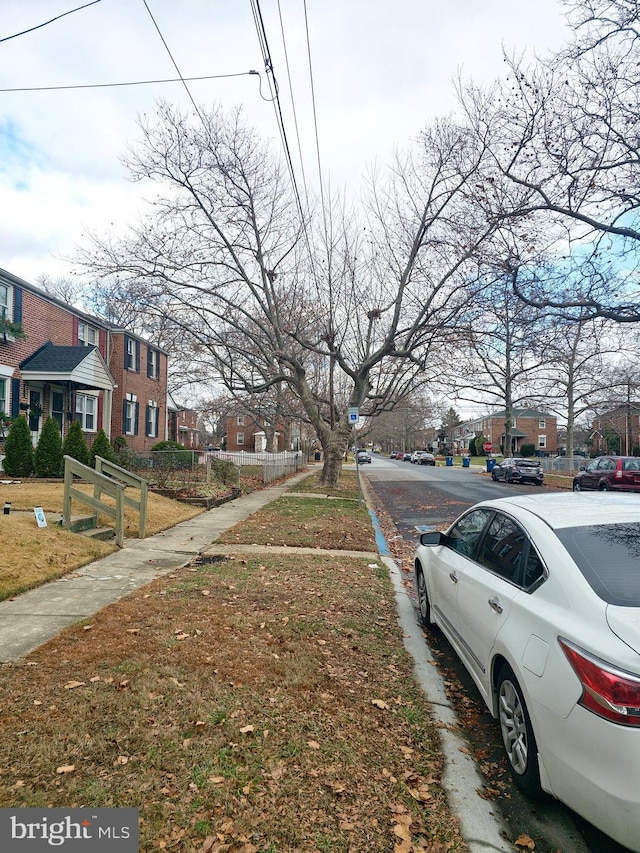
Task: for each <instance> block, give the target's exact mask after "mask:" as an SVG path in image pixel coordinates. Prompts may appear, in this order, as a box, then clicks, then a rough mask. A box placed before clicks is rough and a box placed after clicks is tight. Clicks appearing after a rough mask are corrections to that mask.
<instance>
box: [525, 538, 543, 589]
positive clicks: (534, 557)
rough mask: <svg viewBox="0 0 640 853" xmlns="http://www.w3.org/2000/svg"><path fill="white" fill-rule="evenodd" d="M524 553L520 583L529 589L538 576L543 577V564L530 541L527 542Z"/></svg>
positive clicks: (538, 578) (537, 579)
mask: <svg viewBox="0 0 640 853" xmlns="http://www.w3.org/2000/svg"><path fill="white" fill-rule="evenodd" d="M525 553H526V556H525V558H524V573H523V578H522V585H523V587H524V588H525V589H529V587H531V586H533V584H534V583H536V582H537V581H539V580H540V578H542V577H544V566H543V564H542V560H541V559H540V557H539V556H538V553H537V551H536V550H535V549H534V547H533V545H532V544H531V543H529V548H528V550H527V551H526V552H525Z"/></svg>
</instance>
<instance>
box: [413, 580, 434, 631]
mask: <svg viewBox="0 0 640 853" xmlns="http://www.w3.org/2000/svg"><path fill="white" fill-rule="evenodd" d="M416 583H417V586H418V608H419V609H420V621H421V622H422V624H423V625H424V627H425V628H431V602H430V601H429V593H428V592H427V581H426V579H425V576H424V572H423V571H422V566H418V569H417V574H416Z"/></svg>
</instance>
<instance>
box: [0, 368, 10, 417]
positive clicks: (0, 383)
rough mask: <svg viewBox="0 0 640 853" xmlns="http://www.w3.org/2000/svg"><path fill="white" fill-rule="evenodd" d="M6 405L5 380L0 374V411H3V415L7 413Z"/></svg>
mask: <svg viewBox="0 0 640 853" xmlns="http://www.w3.org/2000/svg"><path fill="white" fill-rule="evenodd" d="M7 405H8V401H7V380H6V379H5V378H4V376H0V412H4V414H5V415H8V414H9V412H8V411H7Z"/></svg>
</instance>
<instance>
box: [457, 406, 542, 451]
mask: <svg viewBox="0 0 640 853" xmlns="http://www.w3.org/2000/svg"><path fill="white" fill-rule="evenodd" d="M506 414H507V413H506V411H505V410H504V409H503V410H502V411H499V412H492V413H491V414H488V415H483V416H482V417H480V418H475V419H474V420H471V421H465V422H464V423H462V424H459V425H458V426H456V427H454V428H453V430H452V434H451V438H452V441H453V448H454V450H455V451H458V452H460V451H462V452H464V451H468V450H469V442H470V440H471V439H472V438H475V436H476V435H478V434H480V435H483V436H484V437H485V438H486V439H488V440H489V441H490V442H491V443H492V444H493V452H494V453H497V452H499V451H500V450H501V448H503V446H504V442H505V427H504V424H505V418H506ZM512 418H513V423H512V426H511V440H512V448H511V449H510V450H507V449H506V448H504V453H505V455H507V454H509V453H520V449H521V447H522V445H523V444H533V446H534V447H535V449H536V451H541V452H543V453H544V452H553V453H555V452H556V451H557V449H558V421H557V418H556V417H555V416H553V415H549V414H548V412H541V411H538V410H537V409H513V412H512Z"/></svg>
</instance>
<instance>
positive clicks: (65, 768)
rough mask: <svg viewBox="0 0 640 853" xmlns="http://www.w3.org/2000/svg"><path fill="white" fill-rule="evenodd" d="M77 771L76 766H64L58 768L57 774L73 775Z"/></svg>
mask: <svg viewBox="0 0 640 853" xmlns="http://www.w3.org/2000/svg"><path fill="white" fill-rule="evenodd" d="M75 769H76V766H75V764H62V765H61V766H60V767H57V768H56V773H73V771H74V770H75Z"/></svg>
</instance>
